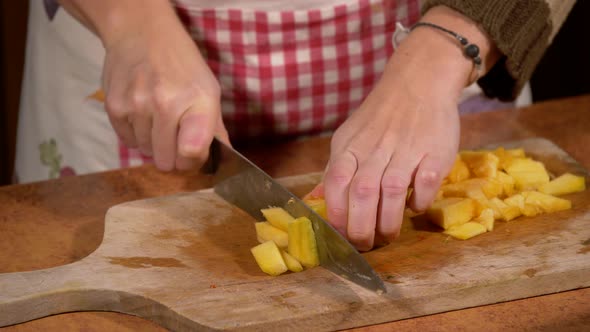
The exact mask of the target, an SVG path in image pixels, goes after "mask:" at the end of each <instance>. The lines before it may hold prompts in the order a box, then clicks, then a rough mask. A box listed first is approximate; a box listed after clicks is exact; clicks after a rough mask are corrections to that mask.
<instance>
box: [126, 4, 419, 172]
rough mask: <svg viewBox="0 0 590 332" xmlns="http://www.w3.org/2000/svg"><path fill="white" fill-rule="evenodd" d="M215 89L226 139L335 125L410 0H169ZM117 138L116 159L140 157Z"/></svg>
mask: <svg viewBox="0 0 590 332" xmlns="http://www.w3.org/2000/svg"><path fill="white" fill-rule="evenodd" d="M174 3H175V6H176V9H177V13H178V15H179V17H180V19H181V20H182V22H183V23H184V24H185V25H186V26H187V28H188V30H189V32H190V34H191V35H192V37H193V38H194V40H195V41H196V43H197V45H198V46H199V48H200V50H201V53H202V54H203V56H204V57H205V59H206V60H207V63H208V65H209V66H210V68H211V70H212V71H213V73H214V74H215V75H216V76H217V77H218V79H219V82H220V85H221V89H222V100H221V106H222V112H223V119H224V123H225V125H226V127H227V129H228V131H229V133H230V136H231V137H232V139H240V138H251V137H285V136H294V135H298V136H301V135H310V134H317V133H321V132H325V131H332V130H334V129H336V128H337V127H338V126H339V125H340V124H341V123H342V122H344V120H345V119H346V118H347V117H348V116H349V114H350V113H351V112H352V111H354V110H355V109H356V108H357V107H358V106H359V105H360V103H361V102H362V100H363V99H364V98H365V97H366V96H367V94H368V93H369V92H370V90H371V88H372V87H373V86H374V84H375V83H376V81H377V80H378V79H379V76H380V74H381V73H382V71H383V69H384V67H385V64H386V62H387V60H388V58H389V57H390V56H391V54H392V53H393V46H392V44H391V37H392V34H393V32H394V29H395V23H396V21H399V22H401V23H403V24H404V25H405V26H409V25H412V24H413V23H414V22H416V21H417V20H418V18H419V9H420V8H419V6H420V5H419V1H417V0H397V1H395V0H353V1H344V0H343V1H340V2H339V4H337V5H334V6H330V7H323V8H317V9H311V10H296V11H258V10H250V9H203V8H198V7H196V6H195V5H194V4H191V1H190V0H177V1H174ZM127 150H128V149H126V148H125V147H124V146H123V145H121V147H120V157H121V166H122V167H126V166H132V165H136V164H141V163H144V162H146V161H149V158H145V157H143V156H141V154H139V153H138V152H137V151H127Z"/></svg>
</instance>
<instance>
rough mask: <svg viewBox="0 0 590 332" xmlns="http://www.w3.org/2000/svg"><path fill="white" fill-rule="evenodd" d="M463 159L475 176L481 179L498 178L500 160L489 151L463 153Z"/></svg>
mask: <svg viewBox="0 0 590 332" xmlns="http://www.w3.org/2000/svg"><path fill="white" fill-rule="evenodd" d="M460 154H461V159H462V160H463V161H464V162H465V164H467V167H469V170H470V171H471V173H473V175H475V176H476V177H479V178H488V177H489V178H493V177H496V173H497V171H498V163H499V161H500V160H499V159H498V157H496V155H494V154H493V153H491V152H489V151H461V153H460Z"/></svg>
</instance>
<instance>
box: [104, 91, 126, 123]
mask: <svg viewBox="0 0 590 332" xmlns="http://www.w3.org/2000/svg"><path fill="white" fill-rule="evenodd" d="M105 109H106V110H107V113H108V114H109V115H110V116H111V117H112V118H113V119H115V120H123V119H125V118H126V117H127V109H126V107H125V102H124V101H123V100H122V99H120V98H115V97H109V96H107V98H106V100H105Z"/></svg>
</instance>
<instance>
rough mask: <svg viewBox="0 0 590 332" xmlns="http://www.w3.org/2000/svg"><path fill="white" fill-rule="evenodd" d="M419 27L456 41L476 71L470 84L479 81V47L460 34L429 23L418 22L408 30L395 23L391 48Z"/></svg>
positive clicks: (480, 62)
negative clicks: (428, 28)
mask: <svg viewBox="0 0 590 332" xmlns="http://www.w3.org/2000/svg"><path fill="white" fill-rule="evenodd" d="M420 26H423V27H430V28H434V29H437V30H440V31H442V32H445V33H448V34H449V35H451V36H452V37H453V38H455V39H457V40H458V41H459V43H460V44H461V46H462V47H463V54H465V56H466V57H467V58H469V59H471V61H473V65H474V66H475V69H476V75H475V79H473V80H472V81H471V82H470V84H471V83H472V82H475V81H477V80H478V79H479V74H480V70H481V64H482V61H481V57H480V56H479V47H478V46H477V45H475V44H473V43H470V42H469V40H467V38H465V37H463V36H461V35H460V34H458V33H456V32H454V31H451V30H449V29H446V28H443V27H441V26H440V25H436V24H433V23H430V22H418V23H416V24H414V26H412V27H411V28H409V29H408V28H406V27H404V26H403V25H402V24H401V23H399V22H397V24H396V29H395V32H394V34H393V47H394V48H397V47H398V45H399V43H400V42H401V41H402V39H403V38H405V37H406V36H407V35H408V34H409V33H410V32H412V30H414V29H415V28H417V27H420Z"/></svg>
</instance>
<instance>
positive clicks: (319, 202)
mask: <svg viewBox="0 0 590 332" xmlns="http://www.w3.org/2000/svg"><path fill="white" fill-rule="evenodd" d="M303 202H304V203H305V204H307V206H309V207H310V208H311V209H312V210H314V211H315V213H317V214H319V215H320V217H322V218H324V219H326V220H327V219H328V211H327V209H326V200H325V199H323V198H313V199H306V200H304V201H303Z"/></svg>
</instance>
